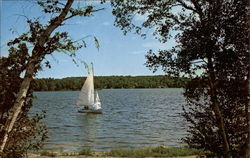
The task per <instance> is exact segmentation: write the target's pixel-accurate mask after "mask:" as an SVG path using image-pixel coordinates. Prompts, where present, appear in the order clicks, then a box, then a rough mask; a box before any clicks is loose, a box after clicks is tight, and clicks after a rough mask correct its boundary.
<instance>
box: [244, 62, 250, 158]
mask: <svg viewBox="0 0 250 158" xmlns="http://www.w3.org/2000/svg"><path fill="white" fill-rule="evenodd" d="M249 69H250V67H248V74H247V84H246V86H247V87H246V93H247V94H246V95H247V103H246V114H247V116H246V117H247V129H248V135H247V140H246V149H245V150H246V151H245V156H244V158H249V157H250V105H249V103H250V102H249V99H250V98H249V97H250V94H249V92H250V82H249V79H250V70H249Z"/></svg>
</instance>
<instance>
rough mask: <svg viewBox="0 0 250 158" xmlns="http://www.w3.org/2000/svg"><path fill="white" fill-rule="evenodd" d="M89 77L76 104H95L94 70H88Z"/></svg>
mask: <svg viewBox="0 0 250 158" xmlns="http://www.w3.org/2000/svg"><path fill="white" fill-rule="evenodd" d="M88 71H89V72H88V77H87V79H86V81H85V83H84V85H83V86H82V89H81V92H80V94H79V97H78V100H77V103H76V105H78V106H84V105H88V106H93V104H94V78H93V71H92V70H90V69H89V70H88Z"/></svg>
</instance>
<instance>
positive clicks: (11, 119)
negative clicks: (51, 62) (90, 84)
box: [0, 0, 74, 153]
mask: <svg viewBox="0 0 250 158" xmlns="http://www.w3.org/2000/svg"><path fill="white" fill-rule="evenodd" d="M73 2H74V0H68V1H67V3H66V5H65V7H64V9H63V10H62V12H61V13H60V15H59V16H58V17H57V18H56V20H55V21H54V23H52V24H50V25H49V26H48V27H47V29H46V30H45V31H44V33H43V35H41V36H40V39H39V40H38V41H39V43H38V44H37V45H36V46H35V47H34V49H33V51H32V57H31V58H30V60H29V61H28V65H27V68H26V73H25V76H24V79H23V81H22V83H21V86H20V90H19V92H18V97H17V99H16V101H15V103H14V105H13V107H12V108H11V112H10V115H9V116H8V118H7V121H6V124H5V133H4V136H3V138H2V142H1V143H2V144H1V147H0V153H2V152H3V151H4V148H5V145H6V143H7V142H8V138H9V134H10V132H11V130H12V129H13V127H14V124H15V122H16V119H17V117H18V115H19V114H20V112H21V109H22V107H23V105H24V101H25V98H26V95H27V92H28V89H29V86H30V82H31V81H32V79H33V75H34V73H35V69H36V65H37V64H39V63H36V61H40V59H42V58H43V57H44V56H45V55H46V52H43V50H41V48H42V47H43V46H44V44H45V42H46V40H47V39H48V38H49V36H50V34H51V33H52V32H53V31H54V30H55V29H56V28H57V27H58V26H60V25H61V24H62V22H63V21H64V20H65V17H66V15H67V14H68V12H69V9H70V8H71V6H72V4H73ZM40 53H41V54H40ZM38 54H40V55H38ZM40 62H41V61H40Z"/></svg>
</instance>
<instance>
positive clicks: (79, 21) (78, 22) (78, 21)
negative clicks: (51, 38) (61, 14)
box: [76, 20, 84, 25]
mask: <svg viewBox="0 0 250 158" xmlns="http://www.w3.org/2000/svg"><path fill="white" fill-rule="evenodd" d="M76 24H80V25H83V24H84V22H83V21H82V20H77V21H76Z"/></svg>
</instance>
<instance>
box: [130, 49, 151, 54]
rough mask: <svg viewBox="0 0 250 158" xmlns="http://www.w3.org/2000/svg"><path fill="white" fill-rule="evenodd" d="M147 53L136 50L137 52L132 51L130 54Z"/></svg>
mask: <svg viewBox="0 0 250 158" xmlns="http://www.w3.org/2000/svg"><path fill="white" fill-rule="evenodd" d="M146 52H147V51H145V50H137V51H133V52H131V54H143V53H146Z"/></svg>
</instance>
